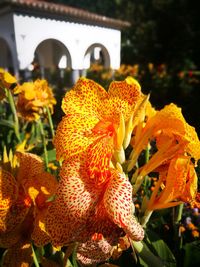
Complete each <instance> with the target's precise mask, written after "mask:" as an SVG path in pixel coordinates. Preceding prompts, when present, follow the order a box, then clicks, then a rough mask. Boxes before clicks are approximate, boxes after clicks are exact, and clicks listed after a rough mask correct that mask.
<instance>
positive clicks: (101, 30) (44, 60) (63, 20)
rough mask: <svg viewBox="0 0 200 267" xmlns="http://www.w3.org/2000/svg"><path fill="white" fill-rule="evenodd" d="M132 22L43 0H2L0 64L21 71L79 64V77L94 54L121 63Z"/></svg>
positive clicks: (75, 71) (75, 68)
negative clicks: (123, 41)
mask: <svg viewBox="0 0 200 267" xmlns="http://www.w3.org/2000/svg"><path fill="white" fill-rule="evenodd" d="M127 26H129V23H128V22H125V21H121V20H116V19H111V18H108V17H105V16H100V15H97V14H94V13H91V12H88V11H85V10H82V9H77V8H72V7H69V6H66V5H61V4H53V3H50V2H47V1H44V0H43V1H37V0H1V1H0V67H4V68H6V69H8V70H10V71H11V72H13V73H15V75H18V74H19V71H24V72H27V71H28V70H31V68H32V64H33V62H37V63H38V64H39V66H40V70H41V72H42V73H43V74H44V73H45V70H47V69H53V68H59V69H65V68H70V69H72V70H73V74H74V75H73V76H74V80H76V79H77V78H78V76H79V75H80V74H81V73H82V72H83V71H84V70H85V69H87V68H89V67H90V63H91V60H100V59H101V60H102V61H103V64H104V65H105V66H106V67H111V68H112V69H117V68H119V66H120V47H121V29H122V28H123V27H127Z"/></svg>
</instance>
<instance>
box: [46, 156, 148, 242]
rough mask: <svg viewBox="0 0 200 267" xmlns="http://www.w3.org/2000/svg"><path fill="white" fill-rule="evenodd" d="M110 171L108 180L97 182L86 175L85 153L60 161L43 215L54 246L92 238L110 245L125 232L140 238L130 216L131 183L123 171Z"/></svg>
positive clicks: (141, 232) (131, 204)
mask: <svg viewBox="0 0 200 267" xmlns="http://www.w3.org/2000/svg"><path fill="white" fill-rule="evenodd" d="M81 157H82V158H81ZM110 172H111V176H110V178H109V180H107V181H106V182H105V183H103V184H100V185H97V184H95V183H94V182H93V180H91V179H89V178H88V174H87V168H86V167H85V162H84V155H75V156H73V157H71V158H70V159H68V160H67V161H66V162H65V161H64V162H63V165H62V169H61V173H60V177H61V179H60V181H59V186H58V189H57V192H56V198H55V201H54V203H52V205H51V206H50V207H49V209H48V213H47V216H46V229H47V232H48V233H49V235H50V236H51V239H52V242H53V245H55V246H63V245H67V244H69V243H71V242H80V243H85V242H88V241H92V240H93V241H97V242H98V241H99V240H105V241H107V242H109V244H110V245H113V244H115V243H116V242H117V240H118V237H120V236H122V235H125V233H127V234H128V235H129V237H130V238H132V239H134V240H141V239H142V238H143V236H144V232H143V229H142V227H141V226H140V225H139V223H137V221H136V219H135V217H134V216H133V213H134V207H133V202H132V186H131V184H130V182H129V181H128V178H127V177H126V176H125V174H124V173H119V171H117V170H115V169H110Z"/></svg>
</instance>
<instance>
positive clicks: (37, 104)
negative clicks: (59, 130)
mask: <svg viewBox="0 0 200 267" xmlns="http://www.w3.org/2000/svg"><path fill="white" fill-rule="evenodd" d="M15 94H18V100H17V112H18V114H19V116H21V117H22V118H24V119H25V120H28V121H33V120H37V119H39V118H40V116H41V115H42V114H44V112H45V108H49V110H50V112H51V113H53V106H54V105H55V104H56V99H55V98H54V96H53V93H52V89H51V88H50V87H49V86H48V83H47V81H46V80H40V79H37V80H36V81H34V82H25V83H23V84H22V85H18V86H17V87H16V88H15Z"/></svg>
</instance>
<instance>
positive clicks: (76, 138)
mask: <svg viewBox="0 0 200 267" xmlns="http://www.w3.org/2000/svg"><path fill="white" fill-rule="evenodd" d="M98 122H99V120H98V118H97V117H94V116H93V117H92V116H91V114H90V115H89V116H86V115H81V114H73V115H69V116H65V117H63V119H62V121H61V122H60V123H59V125H58V128H57V131H56V136H55V138H54V145H55V147H56V155H57V159H61V158H63V159H67V158H69V157H71V156H73V155H75V154H79V153H81V152H83V151H84V150H86V149H87V147H88V146H89V145H90V144H91V143H92V142H93V141H94V140H95V139H96V138H97V137H98V136H95V135H93V134H92V131H91V130H92V129H93V128H94V126H95V125H96V124H97V123H98Z"/></svg>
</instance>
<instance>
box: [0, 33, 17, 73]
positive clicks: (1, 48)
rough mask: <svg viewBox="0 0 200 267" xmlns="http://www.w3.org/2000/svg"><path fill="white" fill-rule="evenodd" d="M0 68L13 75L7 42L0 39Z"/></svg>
mask: <svg viewBox="0 0 200 267" xmlns="http://www.w3.org/2000/svg"><path fill="white" fill-rule="evenodd" d="M0 67H1V68H4V69H6V70H8V71H9V72H11V73H14V68H13V61H12V55H11V51H10V48H9V46H8V44H7V42H6V41H5V40H4V39H3V38H1V37H0Z"/></svg>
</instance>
